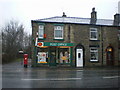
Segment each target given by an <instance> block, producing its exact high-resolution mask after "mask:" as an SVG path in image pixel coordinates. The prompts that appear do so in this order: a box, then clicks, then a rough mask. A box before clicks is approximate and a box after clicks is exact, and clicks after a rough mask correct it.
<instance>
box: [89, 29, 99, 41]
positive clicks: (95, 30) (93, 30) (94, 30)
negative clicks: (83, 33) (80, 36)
mask: <svg viewBox="0 0 120 90" xmlns="http://www.w3.org/2000/svg"><path fill="white" fill-rule="evenodd" d="M92 32H95V33H96V38H92V34H91V33H92ZM90 40H98V29H97V28H90Z"/></svg>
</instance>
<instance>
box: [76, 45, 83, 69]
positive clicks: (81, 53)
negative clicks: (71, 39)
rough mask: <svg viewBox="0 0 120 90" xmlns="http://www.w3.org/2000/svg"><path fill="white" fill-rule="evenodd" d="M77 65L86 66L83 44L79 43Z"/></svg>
mask: <svg viewBox="0 0 120 90" xmlns="http://www.w3.org/2000/svg"><path fill="white" fill-rule="evenodd" d="M75 55H76V67H83V66H84V58H83V57H84V55H83V46H82V45H77V46H76V51H75Z"/></svg>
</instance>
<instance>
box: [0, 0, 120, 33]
mask: <svg viewBox="0 0 120 90" xmlns="http://www.w3.org/2000/svg"><path fill="white" fill-rule="evenodd" d="M119 1H120V0H0V11H1V14H0V17H1V22H0V25H2V26H3V25H4V24H5V22H7V21H9V20H17V21H19V22H20V23H23V24H24V26H25V30H26V31H28V32H29V33H31V20H34V19H41V18H48V17H53V16H62V13H63V12H65V13H66V15H67V16H68V17H69V16H70V17H83V18H90V13H91V11H92V8H93V7H95V8H96V11H97V18H99V19H113V16H114V14H115V13H118V2H119Z"/></svg>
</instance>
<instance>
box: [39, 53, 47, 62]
mask: <svg viewBox="0 0 120 90" xmlns="http://www.w3.org/2000/svg"><path fill="white" fill-rule="evenodd" d="M38 63H47V62H46V52H38Z"/></svg>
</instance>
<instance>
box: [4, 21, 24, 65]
mask: <svg viewBox="0 0 120 90" xmlns="http://www.w3.org/2000/svg"><path fill="white" fill-rule="evenodd" d="M23 35H24V27H23V25H22V24H19V23H18V22H16V21H10V22H9V23H7V24H6V26H5V27H3V28H2V60H3V63H5V62H11V61H13V60H14V59H15V58H16V55H17V53H18V51H19V50H20V49H21V48H23Z"/></svg>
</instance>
